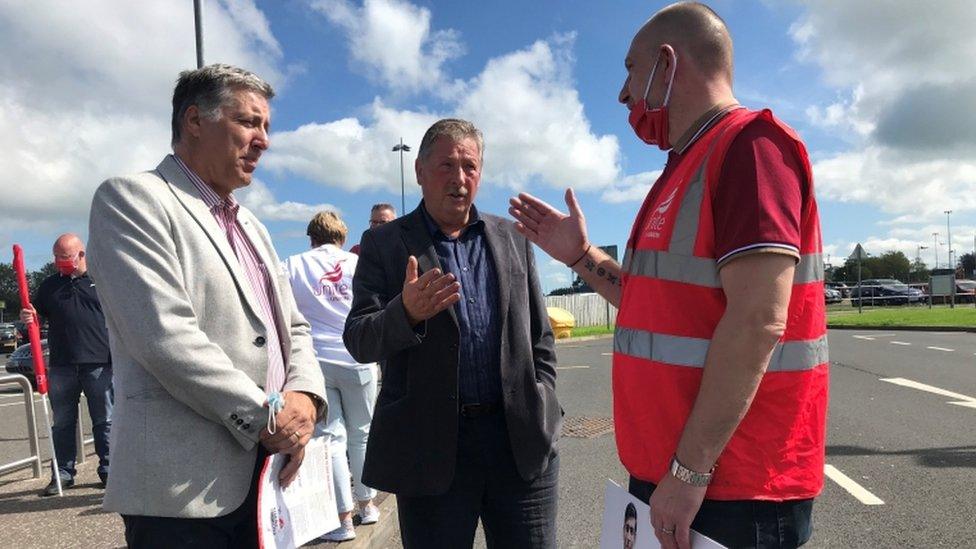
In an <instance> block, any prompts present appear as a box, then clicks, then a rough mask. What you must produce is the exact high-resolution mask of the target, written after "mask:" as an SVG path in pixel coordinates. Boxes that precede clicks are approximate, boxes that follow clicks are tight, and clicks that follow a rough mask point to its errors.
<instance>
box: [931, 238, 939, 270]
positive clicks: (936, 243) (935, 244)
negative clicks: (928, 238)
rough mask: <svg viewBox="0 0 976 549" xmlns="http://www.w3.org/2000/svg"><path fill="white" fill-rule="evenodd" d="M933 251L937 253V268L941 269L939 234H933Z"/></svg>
mask: <svg viewBox="0 0 976 549" xmlns="http://www.w3.org/2000/svg"><path fill="white" fill-rule="evenodd" d="M932 251H933V252H935V267H932V268H933V269H938V268H939V233H932Z"/></svg>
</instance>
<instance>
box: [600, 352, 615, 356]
mask: <svg viewBox="0 0 976 549" xmlns="http://www.w3.org/2000/svg"><path fill="white" fill-rule="evenodd" d="M600 356H613V353H600Z"/></svg>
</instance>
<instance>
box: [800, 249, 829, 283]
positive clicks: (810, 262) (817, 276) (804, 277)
mask: <svg viewBox="0 0 976 549" xmlns="http://www.w3.org/2000/svg"><path fill="white" fill-rule="evenodd" d="M823 279H824V260H823V254H803V255H801V256H800V262H799V263H797V264H796V270H794V271H793V284H805V283H807V282H817V281H819V280H823Z"/></svg>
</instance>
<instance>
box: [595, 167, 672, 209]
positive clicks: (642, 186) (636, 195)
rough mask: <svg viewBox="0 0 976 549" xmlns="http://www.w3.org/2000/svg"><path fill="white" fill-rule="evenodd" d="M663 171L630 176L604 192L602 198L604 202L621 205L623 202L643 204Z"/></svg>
mask: <svg viewBox="0 0 976 549" xmlns="http://www.w3.org/2000/svg"><path fill="white" fill-rule="evenodd" d="M661 173H662V170H654V171H652V172H641V173H639V174H636V175H628V176H627V177H625V178H624V179H623V181H621V182H620V183H615V184H613V185H612V186H610V187H609V188H607V189H606V190H604V191H603V196H602V197H601V198H602V199H603V201H604V202H609V203H611V204H619V203H621V202H642V201H643V200H644V198H645V197H647V193H648V191H650V190H651V187H652V186H653V185H654V182H655V181H657V178H658V177H661Z"/></svg>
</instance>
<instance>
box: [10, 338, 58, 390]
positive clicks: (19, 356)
mask: <svg viewBox="0 0 976 549" xmlns="http://www.w3.org/2000/svg"><path fill="white" fill-rule="evenodd" d="M41 348H42V349H43V350H44V365H45V366H46V365H47V363H48V356H49V355H50V352H49V351H48V349H47V340H46V339H42V340H41ZM7 372H8V373H11V374H20V375H22V376H26V377H27V379H29V380H30V381H31V385H34V384H35V383H36V382H35V381H34V357H33V355H32V354H31V346H30V343H27V344H24V345H21V346H20V347H17V349H15V350H14V352H13V353H12V354H11V355H10V358H8V359H7Z"/></svg>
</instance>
